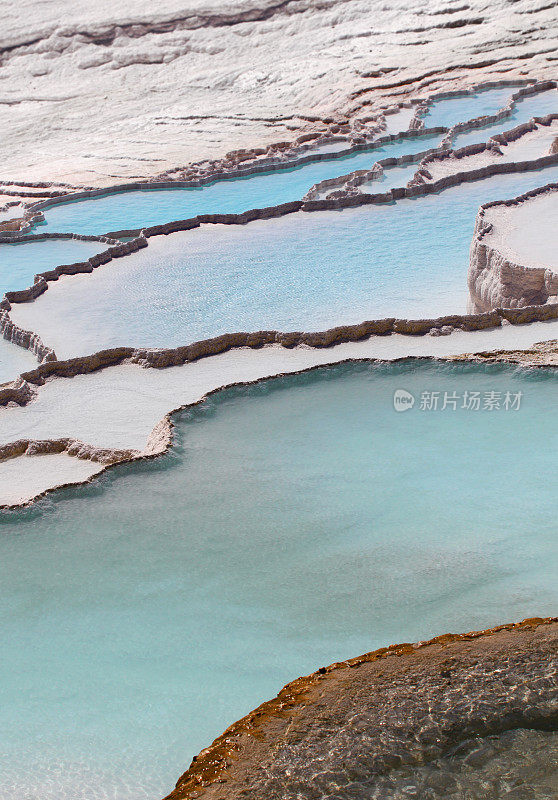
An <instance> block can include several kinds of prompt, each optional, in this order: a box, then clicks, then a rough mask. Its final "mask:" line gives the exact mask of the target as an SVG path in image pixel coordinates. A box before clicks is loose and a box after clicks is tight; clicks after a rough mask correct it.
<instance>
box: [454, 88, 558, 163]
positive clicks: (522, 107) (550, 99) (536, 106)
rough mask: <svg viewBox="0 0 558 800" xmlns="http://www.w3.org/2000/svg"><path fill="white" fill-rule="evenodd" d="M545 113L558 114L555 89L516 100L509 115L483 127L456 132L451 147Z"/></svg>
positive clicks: (477, 140) (507, 128)
mask: <svg viewBox="0 0 558 800" xmlns="http://www.w3.org/2000/svg"><path fill="white" fill-rule="evenodd" d="M547 114H558V90H556V89H551V90H549V91H548V92H541V93H540V94H535V95H533V96H531V97H525V98H523V99H522V100H519V101H517V103H516V106H515V108H514V109H513V111H512V113H511V116H509V117H506V118H505V119H503V120H500V122H495V123H493V124H492V125H485V126H484V127H483V128H475V129H474V130H472V131H469V132H467V133H460V134H458V135H457V136H456V137H455V138H454V140H453V143H452V147H453V148H454V149H457V148H459V147H465V146H466V145H468V144H478V143H479V142H486V141H488V139H489V138H490V137H491V136H494V134H496V133H501V132H502V131H509V130H510V129H511V128H515V127H516V125H521V124H523V123H524V122H529V120H530V119H532V118H533V117H544V116H546V115H547Z"/></svg>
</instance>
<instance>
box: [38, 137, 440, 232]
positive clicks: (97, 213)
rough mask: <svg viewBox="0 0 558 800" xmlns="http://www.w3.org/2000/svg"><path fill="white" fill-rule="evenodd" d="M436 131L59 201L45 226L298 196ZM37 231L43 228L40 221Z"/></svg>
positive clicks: (126, 220) (91, 226)
mask: <svg viewBox="0 0 558 800" xmlns="http://www.w3.org/2000/svg"><path fill="white" fill-rule="evenodd" d="M439 140H440V136H439V135H438V136H434V137H432V136H420V137H418V138H416V139H407V140H403V141H395V142H392V143H388V144H385V145H383V146H381V147H374V146H371V147H370V149H368V150H365V151H362V152H359V153H354V154H353V155H349V156H346V157H344V158H341V159H339V158H338V159H334V160H333V159H332V160H326V161H318V162H314V163H310V164H306V165H304V166H301V167H297V168H296V169H288V170H281V171H278V172H268V173H264V174H262V175H252V176H248V177H246V178H237V179H235V180H225V181H215V182H214V183H212V184H210V185H208V186H204V187H200V188H198V189H158V190H157V189H150V190H145V191H132V192H121V193H119V194H113V195H105V196H103V197H96V198H91V199H88V200H80V201H76V202H70V203H63V204H61V205H57V206H54V207H53V208H50V209H45V212H44V214H45V217H46V226H47V229H48V230H49V231H51V230H52V231H56V232H57V233H68V232H74V233H85V234H100V233H107V232H109V231H116V230H128V229H132V228H139V227H148V226H150V225H159V224H161V223H164V222H170V221H171V220H175V219H186V218H188V217H195V216H196V214H217V213H223V214H229V213H240V212H242V211H247V210H248V209H250V208H265V207H266V206H273V205H279V204H280V203H288V202H291V201H292V200H300V199H301V198H302V197H303V196H304V195H305V194H306V192H307V191H308V189H310V188H311V187H312V186H313V185H314V184H315V183H319V181H323V180H325V179H326V178H334V177H338V176H339V175H345V174H346V173H348V172H353V171H354V170H357V169H370V168H371V167H372V165H373V164H374V163H375V162H376V161H379V160H381V159H382V158H388V157H389V158H397V157H399V156H401V155H404V154H406V153H420V152H422V151H423V150H429V149H430V148H432V147H436V145H437V144H438V142H439ZM37 230H44V225H41V226H40V227H39V228H38V229H37Z"/></svg>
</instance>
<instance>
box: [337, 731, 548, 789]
mask: <svg viewBox="0 0 558 800" xmlns="http://www.w3.org/2000/svg"><path fill="white" fill-rule="evenodd" d="M508 793H511V794H508ZM344 796H345V795H344V794H343V792H342V791H341V792H340V793H339V798H340V800H341V799H342V798H343V797H344ZM358 796H359V795H358V794H356V793H353V794H347V797H350V798H351V800H356V798H358ZM409 797H417V798H420V799H421V800H438V798H440V800H501V799H502V798H506V797H512V798H513V800H555V798H556V797H558V733H556V732H552V731H536V730H523V729H519V730H514V731H506V732H505V733H503V734H501V735H500V736H489V737H485V738H477V739H470V740H468V741H466V742H463V743H462V744H461V745H460V746H459V747H458V748H456V751H455V752H454V753H453V754H452V755H449V756H448V757H446V758H440V759H437V760H436V761H432V762H431V763H429V764H426V765H423V766H421V767H415V768H412V767H410V768H406V769H401V770H394V771H393V772H392V773H391V774H390V775H388V776H386V777H385V778H379V779H378V780H377V781H375V782H374V784H373V786H372V787H371V788H370V789H369V790H367V791H365V792H364V793H363V794H362V800H407V798H409Z"/></svg>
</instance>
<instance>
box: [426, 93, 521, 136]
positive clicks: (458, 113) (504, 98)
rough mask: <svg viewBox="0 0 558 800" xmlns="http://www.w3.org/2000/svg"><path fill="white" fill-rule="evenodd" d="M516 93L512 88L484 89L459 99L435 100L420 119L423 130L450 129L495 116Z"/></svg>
mask: <svg viewBox="0 0 558 800" xmlns="http://www.w3.org/2000/svg"><path fill="white" fill-rule="evenodd" d="M515 91H517V88H514V87H510V86H507V87H504V88H496V89H485V90H483V91H479V92H475V93H474V94H468V95H463V96H461V97H449V98H446V99H445V100H437V101H436V102H435V103H433V104H432V106H431V107H430V108H429V109H428V112H427V113H426V114H425V116H424V117H423V118H422V119H423V120H424V126H425V128H435V127H438V126H443V127H445V128H450V127H451V126H452V125H455V124H457V123H458V122H466V121H467V120H470V119H475V118H476V117H480V116H485V115H487V114H495V113H496V111H498V110H499V109H500V108H503V107H504V106H505V105H506V103H507V102H508V100H509V99H510V97H511V96H512V94H513V93H514V92H515Z"/></svg>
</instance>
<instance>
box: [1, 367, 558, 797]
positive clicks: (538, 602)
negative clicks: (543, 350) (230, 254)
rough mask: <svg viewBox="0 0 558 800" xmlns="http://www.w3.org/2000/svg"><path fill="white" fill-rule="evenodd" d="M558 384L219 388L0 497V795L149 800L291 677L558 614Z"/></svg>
mask: <svg viewBox="0 0 558 800" xmlns="http://www.w3.org/2000/svg"><path fill="white" fill-rule="evenodd" d="M557 381H558V379H557V377H556V375H555V373H554V372H553V371H548V372H546V371H543V372H541V371H531V372H529V371H518V370H514V369H511V368H509V367H503V366H491V367H489V366H478V365H467V364H459V365H457V364H456V365H453V366H452V365H443V364H435V363H420V362H409V363H402V364H398V365H376V366H373V365H369V364H352V365H351V364H346V365H340V366H338V367H335V368H326V369H320V370H317V371H314V372H311V373H306V374H302V375H298V376H292V377H289V378H281V379H275V380H271V381H267V382H264V383H262V384H259V385H257V386H254V387H248V388H243V389H242V388H237V389H231V390H226V391H225V392H223V393H220V394H217V395H214V396H213V397H212V398H211V399H210V400H208V401H207V402H206V403H204V404H203V405H201V406H199V407H197V408H195V409H192V410H190V411H188V412H184V413H183V414H182V416H181V417H180V420H179V422H178V425H177V437H178V438H177V447H176V449H174V450H173V451H172V452H171V453H170V454H169V455H168V456H166V457H164V458H163V459H160V460H158V461H155V462H150V463H146V464H143V465H136V466H129V467H124V468H119V469H118V470H116V471H115V472H113V473H111V474H110V475H107V476H105V477H104V478H102V479H101V480H100V481H99V482H98V483H97V484H95V485H92V486H91V487H89V488H81V489H72V490H66V491H65V492H63V493H60V494H58V495H56V496H54V497H53V498H52V499H50V500H43V501H42V502H41V503H40V504H39V506H37V507H36V508H35V509H34V510H27V511H20V512H17V513H15V512H12V513H5V514H4V515H2V517H1V533H2V536H0V573H1V580H0V592H1V602H0V617H1V619H2V625H3V631H4V639H3V654H2V660H1V662H0V675H1V680H0V697H1V702H0V727H1V729H2V731H3V734H2V738H3V751H4V759H3V760H2V763H1V764H0V796H2V798H3V800H22V798H23V797H30V796H36V797H40V798H41V800H100V799H102V800H106V799H107V798H115V797H117V798H118V800H142V798H143V799H144V800H147V798H149V800H153V798H156V797H159V796H162V795H163V794H164V793H165V792H166V791H168V790H170V788H171V787H172V784H173V782H174V780H176V777H177V775H178V774H179V773H180V772H181V771H182V769H183V767H184V765H185V764H186V763H187V762H188V760H189V758H190V757H191V756H192V755H193V754H194V753H196V752H197V751H198V750H199V749H200V748H202V747H204V746H206V745H207V744H208V743H209V742H210V741H211V740H212V739H213V738H214V737H215V736H217V735H218V734H220V733H221V731H222V730H223V729H224V728H225V727H226V726H227V725H228V724H229V723H231V722H232V721H233V720H235V719H237V718H239V717H240V716H241V715H242V714H244V713H245V712H247V711H248V710H249V709H250V708H252V707H254V706H255V705H257V704H258V703H259V702H260V701H262V700H264V699H267V698H268V697H270V696H272V695H273V694H274V693H275V692H276V691H277V690H278V689H279V688H280V687H281V685H282V684H283V683H285V682H286V681H288V680H290V679H292V678H294V677H296V676H298V675H300V674H303V673H306V672H310V671H313V670H314V669H316V668H317V667H319V666H321V665H323V664H326V663H330V662H332V661H334V660H337V659H344V658H347V657H349V656H353V655H354V654H355V653H361V652H365V651H367V650H370V649H373V648H375V647H378V646H381V645H384V644H389V643H392V642H400V641H412V640H417V639H425V638H428V637H429V636H431V635H433V634H437V633H439V632H440V631H442V630H443V631H447V630H453V631H464V630H469V629H471V628H477V629H481V628H486V627H489V626H492V625H494V624H497V623H499V622H503V621H507V620H509V619H514V618H515V619H521V618H522V617H525V616H534V615H539V614H540V615H541V616H542V615H546V614H551V613H553V611H554V610H555V607H556V601H557V600H558V587H557V586H556V580H555V576H556V570H557V568H558V554H557V551H556V547H555V524H554V520H555V516H556V498H557V497H558V471H557V470H556V463H555V462H556V455H555V454H556V447H554V443H555V439H556V437H557V435H558V434H556V432H555V430H554V428H553V426H552V425H550V426H549V424H548V421H549V419H550V418H551V415H552V414H553V412H554V409H555V407H556V392H557V390H558V383H557ZM400 389H403V390H405V391H406V392H408V393H411V394H412V395H413V396H414V397H415V398H416V401H415V405H414V407H413V408H412V409H411V410H409V411H407V412H405V413H396V412H395V411H394V406H393V397H394V393H395V391H396V390H400ZM473 391H478V392H479V393H480V397H481V407H480V409H479V410H478V411H477V410H475V409H474V407H470V408H463V407H462V406H463V405H464V403H465V401H464V397H465V393H471V392H473ZM435 392H438V393H439V397H440V404H439V406H438V408H437V409H434V408H432V409H431V410H421V406H422V405H423V397H424V396H425V395H424V393H427V394H428V396H430V397H432V395H433V393H435ZM508 392H509V393H510V396H512V397H514V398H518V397H519V401H520V402H519V405H518V407H515V408H513V407H511V406H510V407H508V408H507V410H506V405H505V402H506V401H505V398H506V395H507V393H508ZM445 394H447V396H448V397H449V398H450V402H449V404H447V405H446V408H445V410H442V405H443V398H444V396H445ZM454 396H455V397H456V398H458V399H456V401H455V409H454V406H453V398H454ZM495 396H498V397H499V398H500V401H499V404H498V406H497V407H494V402H493V401H491V402H492V410H488V409H485V408H484V406H485V404H486V402H487V401H486V398H487V397H488V398H490V397H492V398H494V397H495ZM131 402H133V398H132V397H131ZM430 402H432V401H430ZM489 406H490V404H489ZM516 406H517V401H516ZM425 407H428V406H427V405H426V406H425ZM496 467H497V468H496ZM525 497H528V498H529V503H528V504H527V503H525V502H524V498H525Z"/></svg>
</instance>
